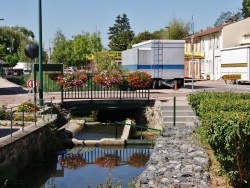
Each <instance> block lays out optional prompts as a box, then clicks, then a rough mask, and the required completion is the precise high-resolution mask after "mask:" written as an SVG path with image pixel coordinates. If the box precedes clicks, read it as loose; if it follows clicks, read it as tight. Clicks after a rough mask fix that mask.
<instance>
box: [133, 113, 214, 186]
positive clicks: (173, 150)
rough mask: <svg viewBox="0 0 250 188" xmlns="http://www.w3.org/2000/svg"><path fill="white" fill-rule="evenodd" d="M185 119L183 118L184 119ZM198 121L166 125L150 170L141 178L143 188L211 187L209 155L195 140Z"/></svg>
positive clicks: (156, 146) (154, 152)
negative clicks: (196, 122)
mask: <svg viewBox="0 0 250 188" xmlns="http://www.w3.org/2000/svg"><path fill="white" fill-rule="evenodd" d="M181 117H182V118H183V116H181ZM195 128H196V125H195V124H194V122H188V123H184V122H182V123H176V126H173V124H172V125H171V124H168V123H166V122H165V123H164V133H163V135H162V136H161V137H159V138H158V139H157V141H156V144H155V148H154V151H153V153H152V155H151V157H150V160H149V161H148V163H147V168H146V170H145V171H144V172H143V173H142V174H141V175H140V176H139V177H138V180H137V187H140V188H162V187H164V188H191V187H195V188H209V187H210V186H209V180H210V176H209V173H208V167H209V162H210V161H209V156H208V154H207V152H206V150H205V149H203V148H202V147H200V146H199V143H198V141H197V140H196V139H195V137H194V135H195V134H194V130H195Z"/></svg>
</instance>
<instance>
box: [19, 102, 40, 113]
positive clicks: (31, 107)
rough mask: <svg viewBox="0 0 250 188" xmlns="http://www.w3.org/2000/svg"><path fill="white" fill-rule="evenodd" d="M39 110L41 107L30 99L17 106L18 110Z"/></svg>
mask: <svg viewBox="0 0 250 188" xmlns="http://www.w3.org/2000/svg"><path fill="white" fill-rule="evenodd" d="M37 110H39V108H38V107H37V106H36V105H35V104H34V103H32V102H31V101H30V100H29V101H25V102H23V103H22V104H20V105H18V107H17V112H35V111H37Z"/></svg>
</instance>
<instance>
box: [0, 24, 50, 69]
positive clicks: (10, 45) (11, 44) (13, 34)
mask: <svg viewBox="0 0 250 188" xmlns="http://www.w3.org/2000/svg"><path fill="white" fill-rule="evenodd" d="M33 39H34V33H33V32H32V31H30V30H28V29H26V28H25V27H19V26H15V27H7V26H5V27H0V44H2V45H3V46H4V48H3V47H1V57H0V58H1V59H3V60H4V61H5V62H6V63H8V64H10V66H15V64H16V63H17V62H18V61H23V62H29V61H30V59H29V58H28V57H27V56H26V55H25V53H24V49H25V47H26V45H27V44H29V43H30V42H34V43H36V41H34V40H33ZM46 57H47V53H46V52H45V51H44V50H43V61H44V62H45V61H46V60H47V58H46Z"/></svg>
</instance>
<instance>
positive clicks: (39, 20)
mask: <svg viewBox="0 0 250 188" xmlns="http://www.w3.org/2000/svg"><path fill="white" fill-rule="evenodd" d="M38 23H39V24H38V25H39V58H38V62H39V82H40V84H39V105H40V106H43V102H44V101H43V67H42V64H43V62H42V53H43V48H42V0H38Z"/></svg>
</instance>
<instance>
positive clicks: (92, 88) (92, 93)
mask: <svg viewBox="0 0 250 188" xmlns="http://www.w3.org/2000/svg"><path fill="white" fill-rule="evenodd" d="M88 77H89V79H88V82H87V83H86V84H85V85H84V86H82V87H78V88H62V98H63V99H90V100H93V99H110V100H112V99H113V100H122V99H147V100H149V99H150V92H149V91H150V88H149V87H148V88H142V89H138V88H134V87H133V86H131V85H129V84H128V83H127V82H123V84H121V85H114V86H109V87H103V86H101V85H96V84H95V83H94V81H93V75H89V76H88ZM124 80H125V77H124Z"/></svg>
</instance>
